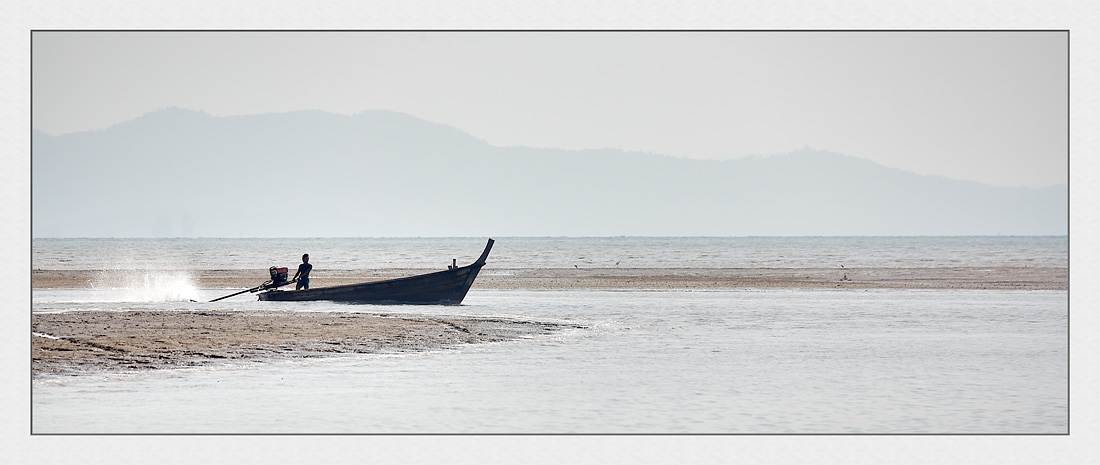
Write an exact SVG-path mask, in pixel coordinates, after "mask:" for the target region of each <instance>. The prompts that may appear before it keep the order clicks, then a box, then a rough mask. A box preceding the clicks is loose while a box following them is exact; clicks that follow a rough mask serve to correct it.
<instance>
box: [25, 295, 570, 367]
mask: <svg viewBox="0 0 1100 465" xmlns="http://www.w3.org/2000/svg"><path fill="white" fill-rule="evenodd" d="M31 326H32V328H33V329H32V331H33V332H34V335H33V336H32V338H33V341H34V342H33V344H32V360H33V361H32V371H33V374H34V376H35V377H39V376H42V375H79V374H87V373H95V372H125V371H134V370H139V371H140V370H150V369H164V368H186V367H194V366H202V365H207V364H211V363H263V362H266V361H269V360H272V359H275V358H281V359H286V358H316V357H327V356H334V355H340V354H381V353H403V352H416V351H425V350H436V349H444V348H448V347H455V346H459V345H462V344H480V343H486V342H500V341H507V340H512V339H516V338H519V337H524V336H530V335H537V334H543V333H548V332H552V331H557V330H561V329H564V328H569V327H576V326H570V325H563V324H551V323H540V322H533V321H520V320H510V319H497V318H470V317H415V316H408V315H403V316H391V315H386V314H363V313H350V312H349V313H323V314H310V313H289V312H259V313H257V312H248V313H243V312H222V311H187V310H181V311H155V312H154V311H130V312H104V311H98V312H97V311H91V312H89V311H79V312H67V313H36V314H33V315H32V316H31Z"/></svg>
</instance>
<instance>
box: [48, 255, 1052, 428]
mask: <svg viewBox="0 0 1100 465" xmlns="http://www.w3.org/2000/svg"><path fill="white" fill-rule="evenodd" d="M485 240H486V239H485V238H304V239H270V238H252V239H218V238H189V239H34V240H33V241H32V251H31V253H32V266H33V268H35V269H48V270H97V272H100V273H102V274H103V275H104V276H114V277H115V278H114V279H107V278H104V279H103V280H95V282H94V283H93V284H92V285H91V286H89V287H87V288H79V289H33V290H32V291H31V292H32V296H31V297H32V299H31V301H32V308H31V309H30V310H31V311H32V312H67V311H77V310H85V311H104V312H116V311H191V310H203V311H205V310H217V311H239V312H249V311H254V310H272V309H277V310H281V311H289V312H349V311H350V312H363V313H369V314H373V313H385V314H393V315H411V316H421V315H427V316H436V315H438V316H477V317H489V316H491V317H497V318H513V319H518V320H525V321H539V322H550V323H566V324H568V325H569V326H571V327H570V328H568V329H563V330H560V331H556V332H552V333H549V334H540V335H532V336H528V337H524V338H520V339H516V340H511V341H506V342H498V343H488V344H478V345H465V346H459V347H453V348H447V349H440V350H431V351H421V352H412V353H379V354H355V355H346V356H336V357H331V358H323V359H285V360H268V361H264V362H263V363H256V362H251V361H250V362H226V363H219V364H212V365H208V366H203V367H194V368H185V369H170V370H157V371H134V372H122V373H110V374H103V373H98V374H85V375H80V376H41V377H37V378H34V379H33V380H31V381H30V382H31V384H32V396H31V423H32V424H31V429H32V432H34V433H39V434H70V433H77V434H80V433H108V434H509V435H512V434H616V435H618V434H693V435H694V434H719V435H757V434H780V435H820V434H857V435H897V434H903V435H908V434H928V435H951V434H965V435H972V434H1029V435H1032V434H1039V435H1047V434H1055V435H1061V434H1068V432H1069V385H1068V383H1069V379H1068V378H1069V360H1068V345H1069V340H1068V335H1069V295H1068V291H1023V290H941V289H936V290H895V289H718V290H683V289H681V290H652V289H619V290H524V289H516V290H513V289H480V288H478V287H476V286H475V288H474V289H473V290H471V291H470V293H469V294H468V295H467V297H466V300H465V301H464V302H463V304H462V305H460V306H372V305H348V304H337V303H331V302H300V303H276V302H258V301H256V300H255V296H253V295H248V294H246V295H242V296H238V297H234V298H230V299H226V300H223V301H220V302H216V303H209V302H207V301H208V300H210V299H213V298H215V297H220V296H222V295H225V294H227V291H230V290H227V289H204V288H199V287H197V286H196V285H195V284H194V283H195V281H196V280H195V277H196V276H197V273H198V271H200V270H226V269H246V270H260V271H262V270H266V269H267V268H268V267H269V266H273V265H279V266H289V267H293V266H294V265H296V264H297V263H298V262H299V257H300V256H301V254H303V253H309V254H310V261H311V263H313V264H314V266H315V269H317V270H320V269H325V268H328V269H339V270H377V269H387V268H394V269H397V268H400V269H417V268H423V269H434V268H439V269H442V268H445V267H446V266H447V265H450V264H451V261H452V259H453V260H456V261H457V262H458V263H459V264H468V263H470V262H472V261H473V260H474V259H475V258H476V257H477V256H478V255H480V253H481V250H482V249H483V248H484V246H485ZM1068 247H1069V243H1068V240H1067V238H1066V237H1065V236H1060V237H1002V236H995V237H798V238H786V237H783V238H776V237H735V238H705V237H689V238H650V237H603V238H508V237H501V238H496V244H495V245H494V247H493V250H492V253H491V254H490V256H489V259H488V264H487V265H486V267H485V268H484V269H483V270H482V273H485V274H493V273H496V274H498V275H500V276H502V277H506V276H507V275H508V274H509V273H511V272H514V270H517V269H532V268H535V269H542V268H573V267H577V268H582V267H592V268H611V267H629V268H699V269H715V268H822V267H836V266H839V265H843V266H844V267H846V268H860V267H876V268H892V267H898V268H911V267H931V268H935V267H1004V266H1008V267H1067V266H1068V260H1069V251H1068ZM118 276H124V278H123V279H117V277H118ZM266 278H267V277H266V276H257V284H259V282H262V281H263V280H265V279H266ZM192 300H195V301H197V302H192ZM28 333H30V329H28ZM28 336H29V337H47V336H48V335H28Z"/></svg>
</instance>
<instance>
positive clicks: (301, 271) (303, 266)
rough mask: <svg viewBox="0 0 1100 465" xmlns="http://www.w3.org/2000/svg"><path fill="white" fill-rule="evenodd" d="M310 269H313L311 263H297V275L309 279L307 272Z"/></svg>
mask: <svg viewBox="0 0 1100 465" xmlns="http://www.w3.org/2000/svg"><path fill="white" fill-rule="evenodd" d="M312 270H313V265H310V264H309V263H303V264H301V265H298V273H297V274H298V275H299V277H302V278H306V279H309V272H310V271H312Z"/></svg>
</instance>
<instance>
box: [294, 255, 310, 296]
mask: <svg viewBox="0 0 1100 465" xmlns="http://www.w3.org/2000/svg"><path fill="white" fill-rule="evenodd" d="M310 271H313V265H310V264H309V254H308V253H307V254H305V255H302V264H301V265H298V272H297V273H294V280H296V281H297V284H295V285H294V290H296V291H297V290H300V289H302V288H305V289H309V272H310Z"/></svg>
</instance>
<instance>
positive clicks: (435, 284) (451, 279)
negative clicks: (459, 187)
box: [259, 239, 493, 305]
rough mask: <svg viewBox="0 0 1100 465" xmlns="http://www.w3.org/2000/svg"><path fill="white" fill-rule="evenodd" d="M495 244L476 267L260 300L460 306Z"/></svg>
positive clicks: (267, 294)
mask: <svg viewBox="0 0 1100 465" xmlns="http://www.w3.org/2000/svg"><path fill="white" fill-rule="evenodd" d="M492 248H493V240H492V239H489V243H488V244H486V245H485V251H484V252H482V253H481V257H479V258H478V259H477V261H475V262H474V263H472V264H470V265H466V266H463V267H454V268H451V269H449V270H445V271H439V272H435V273H428V274H423V275H418V276H409V277H406V278H398V279H390V280H386V281H375V282H370V283H361V284H348V285H344V286H333V287H320V288H316V289H304V290H300V291H281V290H271V291H267V292H263V293H260V294H259V298H260V300H270V301H309V300H332V301H337V302H353V303H364V304H420V305H458V304H461V303H462V299H464V298H465V297H466V293H467V292H469V290H470V286H472V285H473V284H474V278H477V273H478V272H479V271H481V267H482V266H485V259H486V258H487V257H488V256H489V250H490V249H492Z"/></svg>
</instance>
